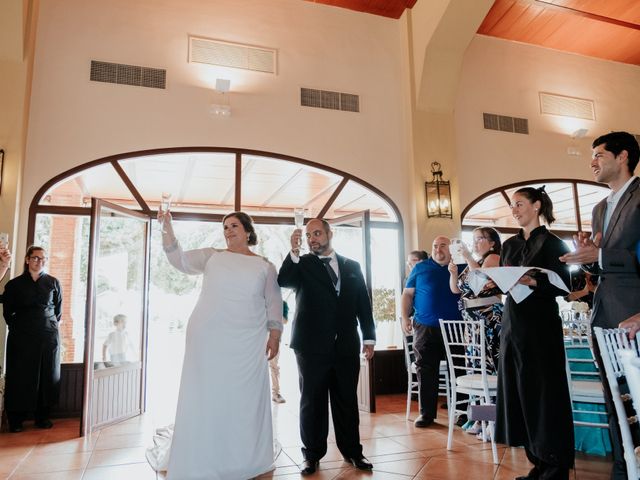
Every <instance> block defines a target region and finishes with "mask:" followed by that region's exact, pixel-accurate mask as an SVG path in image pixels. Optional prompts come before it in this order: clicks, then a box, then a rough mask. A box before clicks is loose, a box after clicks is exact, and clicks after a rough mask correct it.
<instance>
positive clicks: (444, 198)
mask: <svg viewBox="0 0 640 480" xmlns="http://www.w3.org/2000/svg"><path fill="white" fill-rule="evenodd" d="M431 174H432V175H433V179H432V180H431V181H430V182H425V184H424V187H425V190H426V193H427V217H429V218H432V217H435V218H453V212H452V209H451V185H450V184H449V182H448V181H447V180H443V179H442V166H441V165H440V163H438V162H432V163H431Z"/></svg>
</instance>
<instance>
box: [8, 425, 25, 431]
mask: <svg viewBox="0 0 640 480" xmlns="http://www.w3.org/2000/svg"><path fill="white" fill-rule="evenodd" d="M22 430H23V429H22V424H19V425H18V424H16V425H9V431H10V432H11V433H20V432H21V431H22Z"/></svg>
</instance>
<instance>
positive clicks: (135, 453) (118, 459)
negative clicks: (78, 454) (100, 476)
mask: <svg viewBox="0 0 640 480" xmlns="http://www.w3.org/2000/svg"><path fill="white" fill-rule="evenodd" d="M145 450H146V448H145V447H131V448H117V449H111V450H96V451H94V452H93V454H92V455H91V460H89V464H88V465H87V468H94V467H105V466H111V465H124V464H128V463H142V462H145V463H146V461H147V459H146V457H145V455H144V454H145Z"/></svg>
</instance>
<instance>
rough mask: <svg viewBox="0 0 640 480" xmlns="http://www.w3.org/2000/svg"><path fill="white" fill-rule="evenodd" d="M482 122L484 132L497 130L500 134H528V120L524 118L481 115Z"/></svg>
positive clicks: (490, 114)
mask: <svg viewBox="0 0 640 480" xmlns="http://www.w3.org/2000/svg"><path fill="white" fill-rule="evenodd" d="M482 120H483V122H484V128H485V129H486V130H498V131H500V132H511V133H521V134H524V135H528V134H529V120H527V119H526V118H516V117H508V116H506V115H497V114H495V113H483V114H482Z"/></svg>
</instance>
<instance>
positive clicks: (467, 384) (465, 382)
mask: <svg viewBox="0 0 640 480" xmlns="http://www.w3.org/2000/svg"><path fill="white" fill-rule="evenodd" d="M456 385H458V386H459V387H462V388H474V389H478V390H481V389H483V388H484V385H483V384H482V375H480V374H479V373H474V374H473V375H463V376H461V377H458V378H456ZM487 386H488V387H489V390H495V389H496V388H498V377H497V376H496V375H487Z"/></svg>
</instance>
